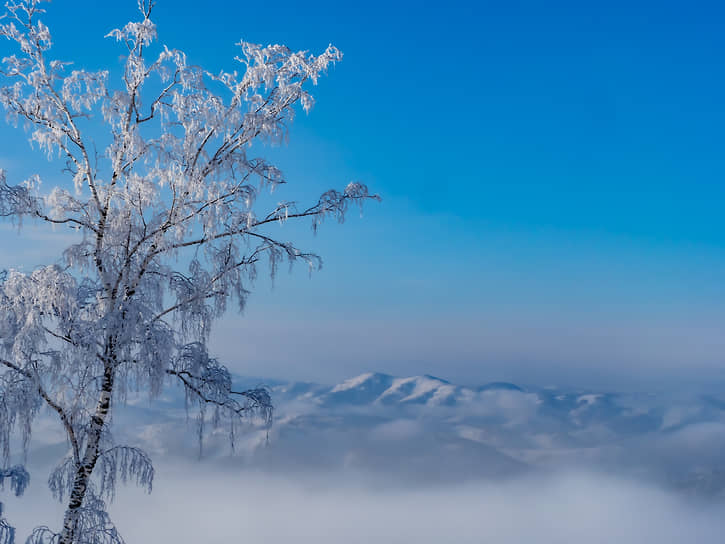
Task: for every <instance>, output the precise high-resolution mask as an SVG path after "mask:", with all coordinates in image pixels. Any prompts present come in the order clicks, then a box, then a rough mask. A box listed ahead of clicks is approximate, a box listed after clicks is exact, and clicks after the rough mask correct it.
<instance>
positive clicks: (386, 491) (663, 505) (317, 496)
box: [6, 461, 725, 544]
mask: <svg viewBox="0 0 725 544" xmlns="http://www.w3.org/2000/svg"><path fill="white" fill-rule="evenodd" d="M158 468H159V470H158V472H157V478H156V482H155V485H154V490H153V493H151V494H150V495H147V494H145V493H144V492H143V491H141V490H139V489H135V488H133V487H124V488H121V489H119V491H118V494H117V497H116V500H115V501H114V503H113V504H112V508H111V514H112V517H113V519H114V520H115V522H116V524H117V526H118V528H119V530H120V531H121V534H122V535H123V536H124V538H125V540H126V542H128V543H129V544H133V543H146V542H170V543H171V542H173V543H177V544H186V543H189V544H191V543H194V544H197V543H200V542H203V543H207V544H214V543H226V542H232V541H234V542H236V541H240V542H242V541H243V542H258V543H268V544H287V543H290V542H295V543H297V544H307V543H310V544H312V543H314V544H328V543H329V544H333V543H334V544H338V543H342V542H344V543H349V544H369V543H371V542H379V543H384V544H398V543H400V544H403V543H406V544H410V543H417V544H428V543H431V544H433V543H436V544H439V543H447V542H456V543H458V544H466V543H471V544H473V543H475V544H480V543H482V542H496V543H497V544H521V543H527V542H536V543H540V544H547V543H551V544H555V543H556V544H561V543H570V542H571V543H579V542H587V543H588V544H597V543H601V544H605V543H606V544H610V543H612V542H617V543H619V544H629V543H631V544H642V543H646V542H653V543H658V544H666V543H673V544H674V543H684V542H697V543H702V544H706V543H715V542H721V541H722V535H723V534H725V515H724V514H725V505H724V504H723V503H722V502H717V501H711V500H710V501H704V500H702V499H700V498H695V497H691V496H687V495H683V494H677V493H674V492H672V491H668V490H665V489H663V488H661V487H658V486H656V485H648V484H644V483H641V482H636V481H633V480H625V479H621V478H617V477H613V476H607V475H603V474H596V473H592V472H557V473H550V474H548V475H546V476H543V475H531V474H530V475H527V476H520V477H516V478H513V479H509V480H506V481H499V482H495V483H490V482H489V483H487V482H481V481H478V482H471V483H465V484H452V485H446V484H436V485H415V484H409V485H408V484H401V483H400V482H396V483H392V484H384V483H382V482H381V480H380V479H378V478H375V475H371V474H368V473H362V472H350V471H347V472H334V473H333V472H324V471H319V470H318V471H310V472H298V473H289V472H288V473H285V474H284V475H281V474H275V473H268V472H259V471H250V470H240V469H238V468H237V469H233V468H231V467H226V468H220V467H219V466H218V465H215V464H213V463H210V462H200V463H193V462H178V461H175V462H167V463H160V464H159V467H158ZM6 506H7V514H8V516H9V518H10V519H11V521H13V522H14V523H15V524H16V526H17V527H18V529H19V535H25V534H28V531H29V530H30V528H31V527H32V526H34V525H36V524H39V523H47V524H49V525H51V526H53V524H57V523H58V522H59V521H60V515H61V507H60V505H59V504H53V503H51V502H50V499H48V497H47V490H46V489H45V487H44V482H43V481H42V478H36V479H35V481H34V483H33V484H32V485H31V489H30V490H29V492H28V495H27V496H25V497H23V498H22V499H20V500H9V501H8V502H7V504H6Z"/></svg>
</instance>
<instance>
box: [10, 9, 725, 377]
mask: <svg viewBox="0 0 725 544" xmlns="http://www.w3.org/2000/svg"><path fill="white" fill-rule="evenodd" d="M134 5H135V2H133V1H132V0H119V1H117V2H92V1H88V0H76V1H73V2H71V1H69V0H56V1H54V2H53V3H52V4H50V5H49V6H48V9H49V13H48V15H47V17H46V18H45V19H46V21H47V22H48V24H49V25H50V26H51V29H52V30H53V31H54V35H55V42H56V43H57V47H56V52H57V54H58V55H59V56H61V57H65V58H71V59H75V60H76V61H77V64H78V65H80V66H83V67H88V68H96V67H105V66H107V65H109V64H110V65H114V63H115V65H117V64H118V62H119V61H118V55H119V54H121V53H122V51H121V50H120V49H119V48H118V47H117V46H116V45H115V44H114V43H113V42H111V41H110V40H104V39H103V37H102V36H103V35H104V34H105V33H106V32H108V31H109V30H110V29H111V28H113V27H115V26H119V25H122V24H123V23H124V22H125V21H126V20H128V19H129V18H130V17H133V16H135V15H134V9H133V8H134ZM154 19H155V21H156V23H157V24H158V27H159V33H160V40H161V42H162V43H166V44H168V45H169V46H171V47H178V48H180V49H183V50H185V51H186V52H187V54H188V55H189V57H190V58H191V60H192V61H193V62H197V63H199V64H203V65H205V66H207V67H209V68H211V69H214V70H216V69H222V68H225V69H230V68H232V67H233V66H234V62H233V60H232V58H233V56H234V55H235V54H236V51H235V48H234V46H233V44H234V43H235V42H236V41H238V40H239V39H242V38H243V39H245V40H248V41H255V42H260V43H271V42H274V43H284V44H287V45H289V46H290V47H292V48H295V49H310V50H312V51H321V50H322V49H324V47H325V46H326V45H327V44H328V43H330V42H331V43H333V44H335V45H336V46H338V47H339V48H340V49H341V50H342V51H343V52H344V54H345V58H344V60H343V61H342V62H341V63H340V64H339V65H337V66H336V67H335V68H334V69H333V70H331V72H330V73H329V75H328V76H327V77H325V78H324V79H323V80H322V81H321V83H320V85H319V86H318V88H316V89H315V96H316V98H317V100H318V103H317V105H316V106H315V108H314V109H313V110H312V112H311V113H310V115H309V116H304V115H300V116H299V117H298V119H297V123H296V125H295V126H294V128H293V130H292V133H291V138H290V144H289V146H288V147H286V148H282V149H273V150H270V155H271V156H272V157H275V158H276V159H277V161H278V163H279V165H280V166H281V167H282V168H283V170H284V172H285V173H286V175H287V177H288V180H289V181H290V187H289V189H290V193H288V194H285V195H280V198H288V197H289V195H290V194H291V195H293V196H295V197H296V196H300V197H303V196H307V197H308V198H309V199H310V200H312V199H313V198H314V197H315V196H316V195H317V194H318V193H319V192H321V191H323V190H325V189H326V188H328V187H341V186H343V185H344V184H346V183H347V182H348V181H350V180H361V181H363V182H365V183H367V184H368V185H369V186H370V187H371V188H372V189H373V190H374V191H376V192H378V193H380V194H381V196H382V197H383V202H382V203H381V204H379V205H373V206H369V207H368V208H367V209H366V211H365V214H364V217H363V218H362V219H360V218H359V217H358V216H357V215H356V214H354V213H353V214H352V215H351V216H350V218H349V220H348V222H347V223H346V224H345V225H343V226H338V225H333V224H330V225H326V226H325V228H324V229H323V230H322V231H321V233H320V234H319V235H318V236H317V237H316V238H313V237H311V236H310V235H309V234H308V232H307V230H306V229H302V230H301V231H300V232H298V231H297V230H296V229H293V228H290V229H289V230H290V233H291V234H290V237H299V238H300V239H302V240H303V241H304V245H305V246H306V247H309V248H311V249H314V250H316V251H318V252H319V253H320V254H321V255H322V256H323V258H324V259H325V267H324V269H323V270H322V271H321V272H319V273H317V274H315V275H313V276H312V278H308V276H307V274H306V273H305V272H304V271H303V270H302V269H301V268H300V269H299V270H297V271H296V272H294V273H293V274H292V275H290V276H285V275H282V276H281V277H279V278H278V280H277V281H276V285H275V288H274V290H270V288H269V286H268V284H267V283H266V282H264V281H262V282H260V284H259V285H258V289H257V291H256V292H255V294H254V295H253V297H252V299H251V301H250V304H249V307H248V311H247V312H246V313H245V315H244V316H243V317H241V318H238V317H233V316H232V317H230V318H229V319H227V320H226V321H225V322H224V323H223V324H222V325H221V326H220V328H219V331H218V334H217V335H216V336H215V343H216V346H217V350H218V352H219V353H220V354H221V355H223V356H224V358H225V360H228V362H229V364H230V366H231V367H233V368H234V369H235V370H237V371H238V372H242V373H251V374H257V375H263V376H269V377H277V376H291V377H294V378H298V379H305V378H307V379H310V380H320V379H322V380H327V381H330V380H336V379H339V378H342V377H345V376H348V375H351V374H355V373H359V372H362V371H366V370H379V371H386V372H390V373H395V374H411V373H416V374H417V373H431V374H436V375H439V376H441V377H444V378H449V379H452V380H456V381H464V382H474V383H475V382H485V381H489V380H500V379H507V380H514V381H518V382H522V383H538V384H544V383H563V382H566V383H577V384H582V385H586V386H597V385H603V386H607V387H610V386H612V387H614V386H617V387H634V388H651V387H654V386H657V387H659V386H666V385H667V384H682V383H688V384H689V383H693V384H694V383H698V382H699V383H704V382H707V381H711V380H719V381H720V382H723V381H725V380H724V379H725V335H724V334H723V329H724V327H725V288H724V287H723V285H724V283H723V280H724V278H725V252H724V250H725V215H724V214H723V211H724V210H725V183H724V180H725V154H724V153H723V149H725V147H724V144H725V75H724V74H725V71H724V70H723V67H724V66H723V64H724V62H725V60H724V59H725V8H723V6H722V4H720V3H717V2H712V3H705V2H688V3H687V4H685V3H684V2H680V3H670V2H662V1H660V2H644V1H639V2H632V1H628V2H620V1H612V2H600V3H594V2H573V1H572V2H560V1H546V2H544V1H539V2H518V1H507V2H459V1H446V2H437V3H435V4H429V3H424V2H415V3H412V2H410V3H408V2H380V1H377V0H373V1H368V2H359V3H356V4H354V5H353V4H349V3H340V2H317V1H312V2H291V1H286V0H282V1H278V2H274V3H266V2H239V1H231V0H223V1H222V0H206V1H205V2H192V1H188V0H173V1H172V0H159V2H158V6H157V7H156V8H155V17H154ZM0 47H4V46H2V45H0ZM0 51H1V50H0ZM18 135H19V134H18V133H17V132H12V131H11V130H10V129H8V128H7V127H3V128H2V129H0V137H2V141H3V148H2V150H0V166H2V167H4V168H6V169H7V170H8V173H9V177H10V180H11V181H12V180H13V178H14V177H22V176H23V175H25V174H26V173H28V172H29V171H30V170H32V169H33V168H38V169H42V170H43V171H44V172H51V173H53V172H54V173H55V174H53V175H57V173H58V166H57V165H56V166H53V167H52V168H50V170H49V167H48V166H47V165H42V164H41V163H40V161H42V159H41V158H40V156H39V155H37V154H33V153H31V152H28V151H26V146H25V145H24V144H23V142H22V141H20V139H19V138H18ZM53 168H55V170H53ZM285 228H287V227H285ZM13 236H14V235H13ZM13 236H8V237H7V238H6V240H7V242H4V247H6V248H7V251H6V252H5V258H4V259H2V260H3V261H6V262H5V263H3V262H0V265H3V266H9V265H12V264H14V263H17V262H26V263H27V264H28V265H30V264H33V263H34V261H33V259H35V258H36V257H38V262H42V261H43V260H46V259H41V257H42V256H43V251H42V250H39V252H38V251H36V252H35V253H28V252H27V245H25V244H22V245H21V242H20V239H18V238H14V237H13ZM38 236H39V235H38ZM43 238H44V239H45V240H46V242H45V243H46V246H42V245H41V246H40V247H48V248H54V247H55V246H54V245H53V244H52V243H51V244H50V245H48V243H47V237H43ZM21 252H26V254H25V256H24V257H20V255H19V254H20V253H21ZM48 255H49V256H50V255H52V252H50V253H48Z"/></svg>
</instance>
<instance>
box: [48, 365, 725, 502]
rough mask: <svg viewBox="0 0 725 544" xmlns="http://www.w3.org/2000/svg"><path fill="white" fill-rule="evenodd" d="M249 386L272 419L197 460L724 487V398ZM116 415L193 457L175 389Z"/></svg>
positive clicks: (427, 475)
mask: <svg viewBox="0 0 725 544" xmlns="http://www.w3.org/2000/svg"><path fill="white" fill-rule="evenodd" d="M260 383H268V384H269V389H270V392H271V394H272V398H273V400H274V403H275V418H274V424H273V425H272V427H271V428H269V429H267V428H262V427H259V426H254V425H253V424H250V425H249V427H248V428H247V429H246V430H245V431H246V432H243V433H240V434H238V435H237V440H236V444H235V455H234V457H230V453H229V451H230V448H229V442H228V439H227V434H226V430H225V429H219V430H217V431H214V430H211V429H208V432H207V436H206V438H205V440H204V456H205V457H207V458H208V457H213V458H215V459H216V460H221V461H222V462H224V463H237V464H240V465H241V466H253V467H261V468H270V469H274V470H275V471H285V470H297V469H304V470H314V469H324V470H330V469H341V470H343V469H359V470H363V471H366V472H367V473H370V474H376V475H380V476H382V477H383V479H385V478H388V479H389V478H394V479H400V478H404V479H408V480H413V481H421V482H435V481H447V482H450V481H468V480H471V479H477V478H493V477H506V476H510V475H514V474H519V473H521V472H524V471H530V470H541V469H544V470H551V469H558V468H561V467H566V468H572V467H581V468H596V469H598V470H606V471H615V472H618V473H625V474H627V475H631V474H638V475H644V476H645V477H648V478H654V479H657V480H659V481H664V482H667V483H668V484H672V485H673V486H674V487H676V488H678V489H679V488H682V489H695V490H700V491H701V490H703V489H706V490H708V493H711V494H712V493H721V492H722V490H723V489H725V478H723V477H722V474H725V470H724V469H725V458H724V457H723V455H722V452H723V451H725V397H717V396H712V395H710V396H698V395H693V396H690V397H683V398H677V399H675V398H672V397H660V396H656V395H648V394H636V395H635V394H618V393H612V392H598V391H583V390H582V391H575V390H569V389H557V388H535V387H524V386H520V385H517V384H511V383H503V382H492V383H487V384H482V385H475V386H462V385H456V384H452V383H450V382H448V381H446V380H444V379H440V378H436V377H434V376H428V375H423V376H410V377H395V376H390V375H387V374H381V373H366V374H362V375H360V376H356V377H353V378H350V379H347V380H344V381H342V382H340V383H338V384H331V385H325V384H318V383H310V382H280V381H265V380H259V379H243V378H239V379H238V385H239V387H247V386H256V385H258V384H260ZM190 416H191V417H190ZM115 423H116V425H115V433H116V435H117V437H118V438H119V439H122V440H123V441H124V442H128V443H133V444H136V445H141V446H143V447H145V448H146V449H147V450H148V451H149V452H150V453H151V454H152V455H153V456H162V457H163V456H171V457H175V456H176V457H178V456H183V457H190V458H194V457H197V456H198V453H199V450H198V444H197V441H196V436H197V434H196V423H195V419H194V417H193V413H191V414H190V415H189V414H187V412H186V410H185V407H184V400H183V393H182V392H181V391H180V390H179V391H174V390H172V391H170V392H169V393H167V394H166V396H164V397H163V398H161V399H158V400H155V401H153V402H149V401H148V400H147V399H144V398H138V399H131V400H130V401H129V403H128V405H127V406H126V407H124V408H123V409H122V410H121V411H120V412H119V414H118V416H117V418H116V422H115ZM46 436H54V435H52V434H51V433H48V434H47V435H46ZM55 436H57V437H60V436H61V435H60V434H57V435H55Z"/></svg>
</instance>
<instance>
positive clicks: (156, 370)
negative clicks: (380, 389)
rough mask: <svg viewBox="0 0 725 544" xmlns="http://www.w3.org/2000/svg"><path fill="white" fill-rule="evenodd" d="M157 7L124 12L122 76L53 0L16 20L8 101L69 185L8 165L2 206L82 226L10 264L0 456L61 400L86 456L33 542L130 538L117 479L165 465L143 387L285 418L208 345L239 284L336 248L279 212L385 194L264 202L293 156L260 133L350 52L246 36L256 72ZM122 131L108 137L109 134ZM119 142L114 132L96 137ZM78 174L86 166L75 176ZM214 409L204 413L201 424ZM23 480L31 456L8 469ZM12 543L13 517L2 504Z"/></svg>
mask: <svg viewBox="0 0 725 544" xmlns="http://www.w3.org/2000/svg"><path fill="white" fill-rule="evenodd" d="M138 7H139V10H140V12H141V20H140V21H137V22H130V23H128V24H127V25H126V26H124V27H123V28H120V29H116V30H113V31H111V32H110V33H109V34H108V37H109V38H111V39H113V40H116V41H118V43H119V44H120V46H121V47H122V48H124V55H125V61H124V66H123V70H122V74H121V82H120V85H118V86H115V85H112V84H111V83H110V80H111V79H112V78H110V76H109V72H108V71H105V70H100V71H95V72H93V71H86V70H80V69H75V68H74V67H73V65H72V64H71V63H68V62H62V61H59V60H55V59H52V58H51V56H50V49H51V43H52V41H51V34H50V31H49V29H48V28H47V27H46V26H45V25H44V24H43V22H42V21H41V19H40V18H41V16H42V14H43V10H42V9H41V6H40V0H12V1H10V2H8V3H6V13H5V15H4V16H3V17H2V19H1V20H0V37H2V38H4V39H5V42H6V44H7V43H9V44H10V47H11V48H12V49H13V52H12V53H11V54H9V55H7V56H5V57H4V58H3V60H2V70H1V71H0V78H1V79H2V84H0V103H1V104H2V106H3V107H4V109H5V111H6V113H7V118H8V121H9V122H11V123H13V124H15V125H18V124H19V125H21V126H23V127H24V128H25V129H26V130H27V131H28V132H29V135H30V141H31V145H33V146H34V147H36V148H38V149H40V150H41V151H42V152H44V153H45V154H46V155H47V157H48V158H49V159H51V160H59V159H60V160H62V161H63V162H64V164H65V170H64V171H65V172H67V173H68V175H69V183H68V185H67V186H63V185H59V186H56V187H53V188H51V189H50V190H47V191H46V190H44V189H43V185H42V183H41V181H42V180H41V179H40V178H39V177H37V176H34V177H32V178H30V179H27V180H25V181H23V182H21V183H17V184H11V183H9V182H8V181H7V179H6V174H5V173H4V172H2V171H0V216H2V217H4V218H6V219H8V220H11V221H13V222H15V223H17V224H19V225H20V224H22V221H23V219H34V220H36V221H39V222H41V223H45V224H49V225H55V226H57V225H61V226H67V227H71V228H73V229H74V230H76V231H77V232H78V239H77V242H75V243H73V244H72V245H70V246H69V247H67V248H66V249H65V250H64V251H63V253H62V256H60V259H59V260H58V261H57V263H56V264H51V265H48V266H44V267H40V268H37V269H35V270H33V271H32V272H30V273H24V272H20V271H18V270H9V271H7V272H4V273H3V274H2V275H0V367H1V368H3V369H4V372H3V373H2V374H0V456H1V457H2V460H3V463H2V465H3V466H8V465H9V462H10V457H11V440H12V439H13V436H16V435H19V436H20V438H21V442H22V444H23V448H24V450H25V451H27V447H28V441H29V439H30V436H31V432H32V428H33V421H34V419H35V417H36V415H37V414H38V413H39V410H40V409H41V408H43V407H45V408H47V409H49V410H50V411H51V412H53V413H54V414H55V415H56V416H57V418H58V421H59V423H60V425H62V427H63V429H64V431H65V434H66V438H67V441H68V447H69V452H68V456H67V457H66V458H65V459H63V460H62V461H61V462H60V463H59V465H58V467H57V468H56V469H55V470H54V471H53V473H52V474H51V476H50V479H49V486H50V489H51V491H52V493H53V494H54V495H55V496H56V497H57V498H58V499H59V500H61V501H66V502H67V510H66V513H65V517H64V521H63V526H62V527H60V528H59V530H58V532H55V531H53V530H51V529H49V528H48V527H38V528H37V529H36V530H35V531H34V532H33V534H32V535H31V537H30V539H29V540H28V542H31V543H37V544H44V543H60V544H69V543H86V542H87V543H106V542H108V543H115V542H121V541H122V540H121V537H120V536H119V535H118V533H117V532H116V530H115V528H114V527H113V524H112V522H111V520H110V519H109V517H108V515H107V513H106V507H105V501H107V500H110V499H112V498H113V492H114V488H115V485H116V482H117V481H118V480H119V479H120V480H121V481H132V482H135V483H137V484H139V485H141V486H143V487H145V488H147V489H148V490H149V491H150V489H151V485H152V480H153V475H154V471H153V466H152V464H151V460H150V459H149V457H148V455H146V453H144V452H143V451H142V450H140V449H138V448H133V447H128V446H123V445H118V444H115V443H114V442H113V439H112V437H111V434H110V432H109V427H110V422H111V413H112V407H113V406H114V404H116V403H117V402H119V401H123V400H124V399H125V398H126V395H127V393H128V392H129V391H146V392H148V394H149V395H150V396H151V397H154V396H157V395H158V394H159V393H160V392H161V390H162V389H163V388H164V386H166V385H168V384H170V383H173V382H176V383H178V384H179V385H180V386H182V387H183V388H184V390H185V391H186V395H187V400H188V401H190V402H191V403H194V404H196V405H197V406H198V407H199V409H200V414H201V417H202V421H203V419H204V417H205V416H204V415H205V414H207V415H208V414H209V410H211V411H212V417H211V418H210V419H211V420H212V421H213V422H215V423H218V422H220V421H222V420H224V419H226V420H227V421H228V422H229V423H230V425H231V427H230V434H231V435H232V436H233V434H234V424H235V421H237V420H238V418H239V417H240V416H245V415H247V414H256V415H258V416H261V418H262V419H263V420H265V421H267V422H269V421H270V420H271V413H272V412H271V410H272V405H271V401H270V397H269V394H268V392H267V391H266V390H265V389H264V388H259V389H252V390H245V391H237V390H235V389H234V388H233V386H232V379H231V376H230V374H229V371H228V370H227V369H226V367H224V366H223V365H222V364H221V363H219V362H218V361H217V360H216V359H214V358H213V357H211V356H210V355H209V354H208V352H207V347H206V343H207V340H208V338H209V333H210V329H211V326H212V324H213V322H214V320H215V319H217V318H219V317H220V316H221V315H222V314H223V313H224V312H225V310H226V309H227V305H228V304H229V303H230V302H231V303H233V304H235V305H236V308H237V309H242V308H243V307H244V303H245V300H246V298H247V296H248V294H249V288H250V285H251V284H252V282H253V281H254V278H255V277H256V274H257V267H258V265H260V264H261V263H263V262H264V263H266V264H267V265H268V266H269V271H270V272H271V273H272V274H274V273H275V271H276V269H277V267H278V265H279V263H280V262H284V261H287V262H289V263H294V262H297V261H302V262H304V263H306V264H307V265H308V266H309V267H311V268H315V267H318V266H319V265H320V260H319V258H318V257H317V256H316V255H314V254H311V253H308V252H305V251H302V250H301V249H298V248H297V247H296V246H295V245H294V244H293V243H291V242H287V241H283V240H280V239H279V238H277V237H276V236H275V235H274V231H273V228H274V227H275V225H276V224H277V223H280V222H285V221H289V220H291V219H304V218H307V219H309V220H310V221H311V223H312V227H313V229H317V227H318V226H319V225H320V223H321V222H322V221H323V220H324V219H325V218H326V217H332V218H334V219H336V220H338V221H342V220H343V218H344V216H345V213H346V211H347V210H348V208H349V206H350V205H351V204H355V205H361V204H362V203H363V202H364V201H365V200H367V199H377V196H376V195H371V194H370V193H369V192H368V189H367V187H365V185H362V184H360V183H350V184H349V185H347V187H345V188H344V189H343V190H341V191H336V190H330V191H328V192H326V193H324V194H323V195H321V196H320V197H319V199H317V201H316V202H313V203H312V205H310V206H306V207H300V206H298V205H296V204H295V203H293V202H281V203H279V204H278V205H277V206H273V207H272V208H271V209H267V210H260V209H259V208H260V206H259V205H258V204H257V200H258V195H260V193H261V192H262V191H271V190H274V188H275V187H277V186H279V185H281V184H283V183H285V179H284V176H283V174H282V172H281V171H280V170H279V169H277V168H276V167H275V166H274V165H273V164H271V163H269V162H268V161H266V160H265V159H263V158H260V157H257V156H255V155H253V154H252V150H253V149H256V148H257V147H258V146H255V147H253V145H252V144H258V143H264V142H267V143H270V142H271V143H277V142H282V141H285V140H286V138H287V133H288V127H289V124H290V122H291V121H292V120H293V117H294V113H295V107H296V106H297V105H298V104H299V105H300V106H301V107H302V108H303V109H304V110H305V111H308V110H309V109H310V108H311V106H312V104H313V99H312V96H311V95H310V94H309V92H308V90H307V87H308V86H309V84H315V83H316V82H317V80H318V78H319V76H320V75H321V74H323V73H324V72H325V71H326V70H327V69H328V67H329V66H330V65H332V64H334V63H335V62H336V61H339V60H340V59H341V57H342V55H341V53H340V51H338V50H337V49H336V48H335V47H333V46H330V47H328V48H327V49H326V50H325V51H324V52H322V53H321V54H320V55H312V54H309V53H307V52H305V51H301V52H295V51H292V50H290V49H288V48H287V47H284V46H281V45H270V46H260V45H256V44H253V43H247V42H240V43H239V44H238V46H239V50H240V54H239V56H237V57H236V59H235V60H236V61H237V67H238V71H236V70H235V71H231V72H220V73H210V72H208V71H206V70H204V69H203V68H201V67H199V66H195V65H192V64H189V63H188V62H187V58H186V55H185V54H184V53H183V52H181V51H179V50H176V49H169V48H167V47H159V46H158V45H156V39H157V31H156V25H155V24H154V23H153V22H152V20H151V12H152V8H153V3H152V2H149V1H148V0H140V1H139V6H138ZM102 130H104V131H105V132H104V134H105V136H103V138H106V140H103V139H99V140H98V141H96V142H94V141H93V139H92V138H91V137H90V135H94V136H97V135H98V134H101V131H102ZM99 142H100V143H101V144H102V146H105V149H102V150H101V151H97V150H96V144H97V143H99ZM71 180H72V181H71ZM200 428H201V426H200ZM8 478H9V479H10V481H11V486H12V489H13V491H15V492H16V493H20V492H22V490H23V489H24V487H25V485H27V472H25V469H23V468H22V467H20V466H18V467H13V468H8V469H2V470H0V483H2V481H3V480H5V479H8ZM1 516H2V511H1V509H0V543H3V544H4V543H9V542H12V540H13V538H14V531H13V529H12V528H11V527H10V525H9V524H8V523H7V522H6V521H5V520H4V519H3V518H2V517H1Z"/></svg>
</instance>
